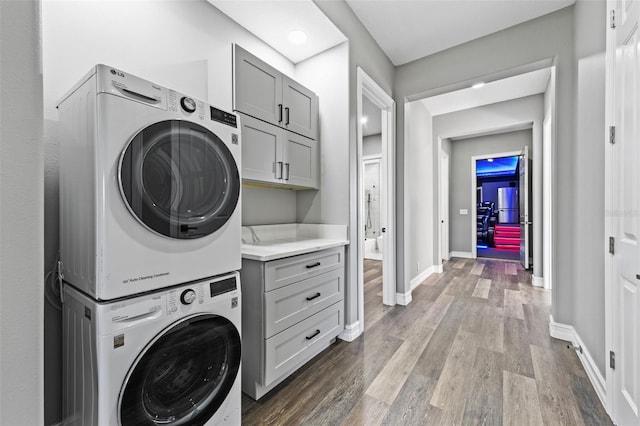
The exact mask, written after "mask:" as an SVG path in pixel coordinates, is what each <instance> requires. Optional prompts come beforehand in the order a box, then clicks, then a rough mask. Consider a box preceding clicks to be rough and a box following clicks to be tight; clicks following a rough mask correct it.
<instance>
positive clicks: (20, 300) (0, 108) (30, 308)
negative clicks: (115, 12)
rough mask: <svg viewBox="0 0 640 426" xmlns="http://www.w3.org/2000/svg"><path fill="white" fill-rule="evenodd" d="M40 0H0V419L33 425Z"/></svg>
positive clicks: (38, 399) (38, 416) (38, 332)
mask: <svg viewBox="0 0 640 426" xmlns="http://www.w3.org/2000/svg"><path fill="white" fill-rule="evenodd" d="M41 52H42V50H41V45H40V2H39V1H27V0H25V1H1V2H0V74H1V75H2V79H1V80H0V177H1V179H0V235H1V238H0V325H1V326H0V328H1V330H2V332H1V333H0V360H1V362H0V424H3V425H41V424H43V418H44V405H43V386H44V370H43V362H44V356H43V338H44V335H43V334H44V333H43V308H44V292H43V286H42V270H43V259H44V237H43V222H44V201H43V200H44V191H43V186H42V182H43V169H42V164H43V143H42V105H43V102H42V99H43V95H42V69H41V61H40V59H41Z"/></svg>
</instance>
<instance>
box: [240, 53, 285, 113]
mask: <svg viewBox="0 0 640 426" xmlns="http://www.w3.org/2000/svg"><path fill="white" fill-rule="evenodd" d="M233 54H234V57H233V64H234V72H233V74H234V79H235V81H234V82H233V83H234V84H233V87H234V97H233V108H234V109H235V110H237V111H240V112H243V113H245V114H249V115H251V116H252V117H256V118H259V119H261V120H265V121H267V122H270V123H273V124H276V125H281V124H282V119H283V107H282V74H281V73H280V72H279V71H278V70H276V69H275V68H273V67H271V66H270V65H268V64H267V63H265V62H262V61H261V60H260V59H258V58H256V57H255V56H253V55H252V54H250V53H249V52H247V51H246V50H244V49H243V48H241V47H240V46H238V45H234V49H233Z"/></svg>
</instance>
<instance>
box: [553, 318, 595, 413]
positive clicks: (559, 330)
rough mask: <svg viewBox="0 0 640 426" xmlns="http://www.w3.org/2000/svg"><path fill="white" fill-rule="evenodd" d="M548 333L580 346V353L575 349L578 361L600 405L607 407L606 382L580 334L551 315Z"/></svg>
mask: <svg viewBox="0 0 640 426" xmlns="http://www.w3.org/2000/svg"><path fill="white" fill-rule="evenodd" d="M549 334H550V335H551V337H554V338H556V339H560V340H565V341H567V342H571V344H572V345H573V346H580V347H581V348H582V353H580V351H576V353H577V354H578V358H580V362H582V366H583V367H584V369H585V371H586V372H587V376H588V377H589V380H590V381H591V384H592V385H593V388H594V389H595V391H596V394H597V395H598V398H600V402H601V403H602V406H603V407H605V409H606V407H607V384H606V381H605V378H604V377H603V376H602V373H600V370H598V367H597V366H596V363H595V361H594V360H593V358H592V357H591V354H590V353H589V350H588V349H587V347H586V346H585V344H584V342H583V341H582V339H581V338H580V335H579V334H578V332H577V331H576V329H575V328H573V326H571V325H567V324H560V323H557V322H555V321H554V320H553V316H551V315H550V316H549Z"/></svg>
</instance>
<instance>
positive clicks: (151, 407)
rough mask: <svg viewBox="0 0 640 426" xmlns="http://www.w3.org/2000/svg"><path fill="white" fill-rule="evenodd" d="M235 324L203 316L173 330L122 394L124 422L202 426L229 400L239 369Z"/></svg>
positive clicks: (127, 424) (149, 352)
mask: <svg viewBox="0 0 640 426" xmlns="http://www.w3.org/2000/svg"><path fill="white" fill-rule="evenodd" d="M240 354H241V343H240V335H239V333H238V331H237V330H236V328H235V326H234V325H233V324H232V323H231V322H229V321H228V320H227V319H225V318H223V317H220V316H216V315H201V316H198V317H194V318H191V319H189V320H185V321H183V322H181V323H179V324H178V325H176V326H173V327H172V328H170V329H169V330H168V331H166V332H165V333H164V334H163V335H162V337H160V338H159V339H158V340H156V341H155V343H153V344H152V345H151V346H150V347H149V348H148V349H147V350H145V351H144V352H143V355H142V357H141V358H139V360H138V361H137V362H136V364H135V365H134V366H133V368H132V371H131V373H130V375H129V377H128V379H127V381H126V382H125V385H124V387H123V391H122V393H121V395H120V423H121V424H122V425H123V426H133V425H173V426H177V425H203V424H205V423H206V422H207V421H208V420H209V419H211V417H212V416H213V414H214V413H215V412H216V411H217V410H218V408H219V407H220V405H222V403H223V402H224V400H225V398H226V397H227V395H228V393H229V391H230V389H231V387H232V385H233V382H234V380H235V379H236V376H237V375H238V370H239V368H240Z"/></svg>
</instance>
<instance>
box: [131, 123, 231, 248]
mask: <svg viewBox="0 0 640 426" xmlns="http://www.w3.org/2000/svg"><path fill="white" fill-rule="evenodd" d="M119 179H120V189H121V191H122V195H123V197H124V199H125V201H126V204H127V206H128V208H129V210H130V211H131V213H133V215H134V216H135V217H136V218H137V219H138V220H139V221H140V222H141V223H142V224H143V225H145V226H146V227H148V228H149V229H151V230H153V231H155V232H157V233H159V234H162V235H164V236H167V237H171V238H180V239H188V238H200V237H204V236H206V235H209V234H212V233H213V232H215V231H217V230H218V229H219V228H220V227H222V226H223V225H224V224H225V223H226V222H227V220H229V218H230V216H231V214H232V213H233V211H234V210H235V208H236V206H237V204H238V199H239V197H240V175H239V173H238V167H237V165H236V162H235V160H234V158H233V155H232V154H231V151H229V149H228V148H227V146H226V145H225V144H224V143H223V142H222V140H220V138H219V137H218V136H216V135H215V134H214V133H212V132H211V131H209V130H208V129H206V128H204V127H203V126H200V125H199V124H196V123H191V122H188V121H180V120H168V121H161V122H158V123H155V124H153V125H151V126H149V127H147V128H145V129H144V130H142V131H141V132H139V133H138V134H137V135H136V136H135V137H134V138H133V139H132V140H131V142H130V143H129V145H128V146H127V148H126V150H125V151H124V153H123V154H122V157H121V160H120V167H119Z"/></svg>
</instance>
